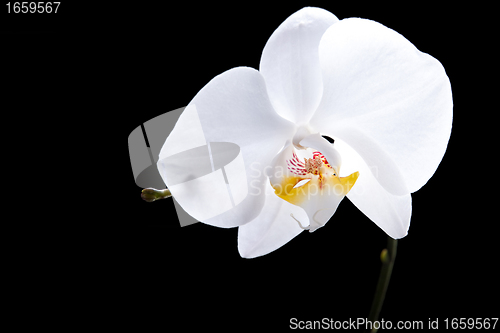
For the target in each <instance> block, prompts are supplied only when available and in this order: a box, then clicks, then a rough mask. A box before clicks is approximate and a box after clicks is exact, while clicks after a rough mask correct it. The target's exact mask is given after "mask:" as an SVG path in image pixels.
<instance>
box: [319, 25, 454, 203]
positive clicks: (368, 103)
mask: <svg viewBox="0 0 500 333" xmlns="http://www.w3.org/2000/svg"><path fill="white" fill-rule="evenodd" d="M319 57H320V64H321V70H322V73H323V82H324V92H323V98H322V101H321V103H320V105H319V106H318V110H317V111H316V113H315V114H314V116H313V118H312V119H311V125H312V126H314V127H315V128H316V129H318V130H320V131H321V132H325V133H328V134H330V135H333V136H334V135H335V134H336V131H337V129H346V128H348V127H351V128H354V129H356V130H358V131H359V132H360V133H363V135H364V137H365V138H369V140H371V141H372V142H373V145H374V147H377V149H380V150H381V151H383V152H384V155H386V157H389V158H390V160H392V162H393V163H394V166H395V167H396V168H397V169H399V173H400V176H401V177H402V178H403V179H404V181H405V183H406V187H407V190H408V192H414V191H416V190H418V189H419V188H420V187H421V186H423V185H424V184H425V183H426V182H427V180H428V179H429V178H430V177H431V176H432V175H433V174H434V172H435V170H436V168H437V166H438V165H439V163H440V161H441V159H442V157H443V155H444V152H445V150H446V146H447V144H448V139H449V136H450V131H451V124H452V109H453V102H452V95H451V86H450V82H449V79H448V77H447V75H446V73H445V71H444V68H443V66H442V65H441V64H440V63H439V61H437V60H436V59H434V58H433V57H431V56H429V55H428V54H425V53H422V52H420V51H419V50H417V48H415V46H414V45H413V44H411V43H410V42H409V41H408V40H407V39H405V38H404V37H403V36H401V35H400V34H398V33H397V32H395V31H393V30H391V29H389V28H387V27H384V26H383V25H381V24H379V23H377V22H373V21H369V20H364V19H356V18H352V19H345V20H342V21H340V22H338V23H336V24H334V25H333V26H331V27H330V28H329V29H328V30H327V31H326V32H325V34H324V35H323V37H322V39H321V42H320V46H319ZM339 136H340V135H339ZM346 140H347V138H346ZM353 148H355V149H356V150H358V148H359V147H354V145H353ZM358 152H359V153H362V152H361V151H358ZM363 158H365V156H364V155H363ZM368 159H370V158H369V157H368ZM365 160H366V159H365ZM385 160H386V162H387V161H388V160H389V159H385ZM372 162H373V161H372ZM378 167H379V169H380V167H381V166H378ZM387 172H389V171H387ZM383 185H384V184H383ZM384 186H386V185H384ZM386 189H388V190H390V191H393V192H394V193H399V194H401V189H397V188H394V187H390V186H389V187H387V186H386Z"/></svg>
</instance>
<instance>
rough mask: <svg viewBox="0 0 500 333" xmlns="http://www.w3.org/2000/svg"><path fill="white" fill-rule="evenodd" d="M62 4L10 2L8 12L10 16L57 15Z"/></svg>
mask: <svg viewBox="0 0 500 333" xmlns="http://www.w3.org/2000/svg"><path fill="white" fill-rule="evenodd" d="M60 4H61V2H14V3H12V4H11V3H10V2H8V3H7V4H6V6H7V12H8V13H9V14H11V13H14V14H19V13H21V14H26V13H32V14H33V13H40V14H42V13H48V14H50V13H57V10H58V9H59V5H60Z"/></svg>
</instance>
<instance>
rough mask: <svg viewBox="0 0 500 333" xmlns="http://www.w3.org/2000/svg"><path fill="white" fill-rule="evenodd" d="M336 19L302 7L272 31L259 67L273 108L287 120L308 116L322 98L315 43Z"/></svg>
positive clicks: (299, 120)
mask: <svg viewBox="0 0 500 333" xmlns="http://www.w3.org/2000/svg"><path fill="white" fill-rule="evenodd" d="M337 21H338V19H337V17H335V15H333V14H332V13H330V12H328V11H326V10H324V9H321V8H312V7H306V8H303V9H301V10H299V11H297V12H296V13H294V14H292V15H291V16H290V17H288V18H287V19H286V20H285V21H284V22H283V23H282V24H281V25H280V26H279V27H278V28H277V29H276V31H274V33H273V34H272V35H271V37H270V38H269V40H268V41H267V43H266V45H265V47H264V50H263V51H262V57H261V60H260V67H259V68H260V72H261V73H262V75H263V76H264V78H265V80H266V85H267V89H268V92H269V98H270V99H271V103H272V104H273V106H274V108H275V110H276V112H278V114H280V115H281V116H283V117H285V118H287V119H289V120H290V121H293V122H295V123H298V122H301V121H306V120H308V119H309V117H310V116H311V115H312V114H313V112H314V111H315V110H316V107H317V106H318V104H319V102H320V100H321V95H322V91H323V85H322V79H321V70H320V66H319V57H318V45H319V42H320V39H321V36H322V35H323V33H324V32H325V31H326V29H327V28H328V27H329V26H331V25H332V24H334V23H335V22H337Z"/></svg>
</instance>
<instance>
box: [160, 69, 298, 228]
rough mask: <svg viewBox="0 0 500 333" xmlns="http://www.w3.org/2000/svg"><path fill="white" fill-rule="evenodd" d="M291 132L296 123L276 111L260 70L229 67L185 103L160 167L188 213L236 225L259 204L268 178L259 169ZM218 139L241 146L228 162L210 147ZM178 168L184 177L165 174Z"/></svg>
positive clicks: (254, 212)
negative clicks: (260, 193) (219, 161)
mask: <svg viewBox="0 0 500 333" xmlns="http://www.w3.org/2000/svg"><path fill="white" fill-rule="evenodd" d="M294 131H295V125H294V124H292V123H290V122H289V121H287V120H285V119H283V118H281V117H280V116H279V115H278V114H277V113H276V112H275V111H274V109H273V107H272V105H271V103H270V101H269V98H268V96H267V91H266V86H265V83H264V79H263V77H262V75H261V74H260V73H259V72H258V71H256V70H255V69H252V68H248V67H238V68H233V69H231V70H228V71H226V72H224V73H222V74H220V75H219V76H217V77H215V78H214V79H212V80H211V81H210V82H209V83H208V84H207V85H206V86H205V87H203V89H201V90H200V91H199V92H198V94H197V95H196V96H195V97H194V98H193V100H192V101H191V102H190V103H189V105H188V106H187V107H186V110H185V112H184V113H183V114H182V115H181V117H180V118H179V120H178V122H177V123H176V125H175V127H174V129H173V131H172V133H171V134H170V136H169V137H168V138H167V140H166V142H165V144H164V146H163V148H162V150H161V152H160V159H159V161H158V168H159V171H160V174H161V175H162V178H163V180H164V181H165V183H166V184H167V186H168V187H169V188H170V190H171V192H172V195H173V196H174V197H175V198H176V200H177V201H178V202H179V204H180V205H181V206H182V207H183V208H184V209H185V210H186V212H187V213H189V214H190V215H192V216H193V217H195V218H197V219H198V220H201V221H202V222H204V223H207V224H211V225H215V226H219V227H233V226H239V225H242V224H244V223H247V222H249V221H250V220H252V219H253V218H255V217H256V216H257V215H258V214H259V212H260V209H262V206H263V205H264V197H263V196H262V195H258V194H257V193H258V192H259V191H258V190H260V192H263V191H262V189H264V186H265V183H266V182H267V177H265V175H264V173H263V170H264V168H265V167H266V166H268V165H269V164H270V163H271V161H272V159H273V157H274V156H275V155H276V153H277V152H278V151H279V150H280V148H281V147H282V144H283V142H284V141H285V140H286V139H287V138H289V137H291V136H292V135H293V133H294ZM221 142H225V143H231V144H235V145H237V147H239V149H240V150H239V151H236V152H235V154H234V160H232V161H231V162H230V163H231V164H227V165H225V164H226V163H222V164H221V163H218V161H217V159H218V158H219V156H220V155H219V154H216V153H215V151H211V150H214V149H215V148H214V147H217V146H218V145H220V143H221ZM211 147H212V148H211ZM189 149H190V150H189ZM186 150H187V151H186ZM183 154H184V155H183ZM186 154H187V155H188V156H187V157H186ZM179 156H181V157H183V158H182V159H181V158H180V157H179ZM178 157H179V158H178ZM230 160H231V159H230ZM181 172H184V173H186V174H187V175H186V176H187V178H182V177H174V178H176V179H175V181H174V180H172V177H171V176H168V175H172V174H173V175H176V174H178V173H181ZM169 178H170V179H169ZM181 178H182V179H181ZM180 179H181V180H182V181H181V180H180ZM172 183H173V185H172Z"/></svg>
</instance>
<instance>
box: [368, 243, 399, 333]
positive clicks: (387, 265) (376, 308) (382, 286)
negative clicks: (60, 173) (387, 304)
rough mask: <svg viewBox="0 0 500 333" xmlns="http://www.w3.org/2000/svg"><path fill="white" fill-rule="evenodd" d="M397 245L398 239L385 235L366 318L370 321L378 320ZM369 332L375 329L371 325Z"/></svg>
mask: <svg viewBox="0 0 500 333" xmlns="http://www.w3.org/2000/svg"><path fill="white" fill-rule="evenodd" d="M397 247H398V241H397V240H396V239H393V238H391V237H389V236H387V248H386V249H383V250H382V252H381V253H380V260H381V261H382V268H381V269H380V276H379V278H378V282H377V289H376V290H375V296H374V297H373V303H372V308H371V310H370V314H369V315H368V320H369V321H371V322H372V323H374V322H375V321H377V320H378V316H379V314H380V310H382V305H383V304H384V299H385V293H386V292H387V287H389V281H390V280H391V274H392V267H393V266H394V261H395V260H396V252H397ZM372 325H373V324H372ZM371 332H372V333H375V332H377V329H375V328H373V326H372V330H371Z"/></svg>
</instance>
